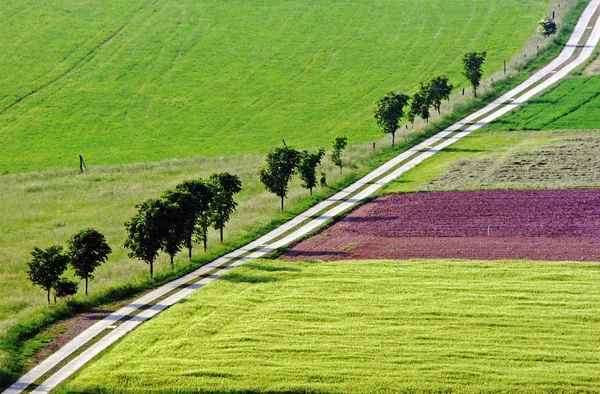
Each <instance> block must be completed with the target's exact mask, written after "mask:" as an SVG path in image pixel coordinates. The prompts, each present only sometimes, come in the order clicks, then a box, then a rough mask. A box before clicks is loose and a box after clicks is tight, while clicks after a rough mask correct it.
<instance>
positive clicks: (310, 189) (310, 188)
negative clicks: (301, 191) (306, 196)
mask: <svg viewBox="0 0 600 394" xmlns="http://www.w3.org/2000/svg"><path fill="white" fill-rule="evenodd" d="M308 190H309V191H310V196H311V197H312V187H309V188H308Z"/></svg>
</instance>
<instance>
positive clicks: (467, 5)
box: [0, 0, 573, 173]
mask: <svg viewBox="0 0 600 394" xmlns="http://www.w3.org/2000/svg"><path fill="white" fill-rule="evenodd" d="M550 3H551V2H550V1H548V0H545V1H543V0H502V1H500V0H481V1H468V0H453V1H446V0H429V1H426V2H414V1H408V0H380V1H377V2H372V1H365V0H354V1H342V2H340V1H335V0H318V1H316V0H309V1H304V0H302V1H301V0H291V1H259V0H232V1H226V2H224V1H215V0H202V1H196V0H181V1H168V0H136V1H131V0H127V1H123V0H107V1H102V2H100V3H99V2H97V1H92V0H77V1H76V0H53V1H46V2H40V1H36V0H7V1H4V2H3V5H2V7H1V9H0V46H1V47H2V56H1V57H0V76H1V77H0V136H1V138H0V152H2V154H1V155H0V173H3V172H6V171H8V172H9V173H14V172H24V171H35V170H48V169H64V168H73V167H75V166H77V164H78V159H77V155H78V154H82V155H83V156H84V158H85V159H86V161H87V164H88V165H108V164H122V163H134V162H141V161H144V162H149V161H158V160H164V159H172V158H189V157H197V156H204V157H206V156H222V155H232V154H246V153H264V152H266V151H267V150H269V149H270V148H271V147H272V146H273V145H275V144H279V143H280V141H281V138H285V139H286V141H288V142H289V143H292V144H294V145H297V146H312V147H318V146H321V145H325V144H329V141H331V140H332V139H333V137H335V136H337V135H340V134H345V135H347V136H348V137H349V138H350V140H351V141H353V142H355V143H361V142H366V141H373V140H375V139H378V138H379V136H380V131H379V130H378V129H377V127H376V125H375V122H374V120H373V114H372V112H373V108H374V103H375V101H376V100H377V99H378V98H380V97H381V95H382V94H383V93H385V92H386V91H389V90H392V89H394V90H398V89H400V90H405V91H407V92H409V93H412V90H414V89H415V88H416V87H417V86H418V83H419V81H421V80H424V79H425V78H428V77H431V76H433V75H434V74H436V73H440V72H445V73H447V74H448V75H449V77H450V79H451V81H452V82H453V83H454V84H455V85H457V86H464V85H465V84H466V81H465V79H464V77H462V76H461V75H460V68H461V57H462V55H463V54H464V53H465V52H467V51H472V50H486V51H487V52H488V54H489V55H488V59H487V61H486V64H485V67H484V69H485V75H490V74H491V73H492V72H495V71H498V70H500V69H501V68H502V62H503V61H504V60H507V61H510V59H511V57H512V56H514V55H515V54H517V53H518V52H519V51H521V49H522V48H523V46H524V45H525V42H526V41H527V38H528V37H530V36H531V35H532V34H534V32H535V27H536V22H537V21H538V20H539V19H540V17H541V16H542V15H544V13H545V12H546V11H547V9H548V7H549V5H550ZM569 4H571V5H572V4H573V2H569V3H567V4H563V8H565V6H569Z"/></svg>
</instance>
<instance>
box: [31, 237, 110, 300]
mask: <svg viewBox="0 0 600 394" xmlns="http://www.w3.org/2000/svg"><path fill="white" fill-rule="evenodd" d="M67 244H68V248H67V250H65V249H64V248H63V247H62V246H60V245H52V246H49V247H48V248H46V249H40V248H37V247H35V248H34V249H33V251H32V252H31V255H32V257H33V259H32V260H31V261H29V262H28V263H27V275H28V276H29V279H30V280H31V282H32V283H33V284H35V285H38V286H40V287H41V288H42V289H44V290H45V291H46V294H47V298H48V304H50V293H51V291H52V290H54V302H55V303H56V297H68V296H71V295H74V294H76V293H77V288H78V284H77V282H74V281H72V280H69V279H67V278H65V277H63V274H64V273H65V271H66V270H67V268H68V267H69V266H71V267H72V268H73V269H74V271H75V275H76V276H78V277H79V278H80V279H83V280H85V295H86V296H87V294H88V281H89V280H90V279H94V271H95V270H96V268H97V267H98V266H100V265H101V264H102V263H104V262H106V260H107V259H108V255H109V254H110V253H111V252H112V250H111V249H110V246H108V244H107V243H106V239H105V238H104V235H102V233H100V232H99V231H97V230H95V229H92V228H88V229H85V230H81V231H79V232H78V233H76V234H74V235H73V236H72V237H71V238H70V239H69V240H68V241H67Z"/></svg>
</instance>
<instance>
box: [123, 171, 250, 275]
mask: <svg viewBox="0 0 600 394" xmlns="http://www.w3.org/2000/svg"><path fill="white" fill-rule="evenodd" d="M241 190H242V183H241V181H240V179H239V178H238V177H237V176H236V175H231V174H229V173H227V172H224V173H220V174H212V175H211V176H210V177H209V178H208V179H207V180H205V179H197V180H190V181H185V182H183V183H181V184H179V185H177V186H176V187H175V189H172V190H167V191H166V192H165V193H164V194H163V195H162V196H161V197H159V198H150V199H147V200H146V201H143V202H142V203H140V204H138V205H136V208H137V213H136V214H135V215H134V216H133V217H132V218H131V219H130V220H129V221H127V222H126V223H125V228H126V230H127V239H126V240H125V247H126V248H128V249H129V250H130V251H129V257H132V258H137V259H140V260H142V261H145V262H146V263H148V265H149V266H150V277H152V276H154V261H155V260H156V258H157V257H158V254H159V253H160V252H161V251H162V252H165V253H166V254H168V255H169V259H170V263H171V268H174V257H175V255H176V254H177V253H178V252H179V251H181V250H182V249H183V248H187V249H188V259H189V260H190V261H191V259H192V245H193V242H194V241H197V242H202V244H203V246H204V251H205V252H206V244H207V239H208V229H209V227H212V228H214V229H215V230H217V231H219V236H220V240H221V243H223V229H224V228H225V226H226V224H227V222H229V218H230V217H231V214H232V213H233V212H235V209H236V207H237V203H236V202H235V201H234V200H233V196H234V195H235V194H237V193H239V192H240V191H241Z"/></svg>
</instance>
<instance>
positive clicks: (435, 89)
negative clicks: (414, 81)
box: [427, 74, 454, 114]
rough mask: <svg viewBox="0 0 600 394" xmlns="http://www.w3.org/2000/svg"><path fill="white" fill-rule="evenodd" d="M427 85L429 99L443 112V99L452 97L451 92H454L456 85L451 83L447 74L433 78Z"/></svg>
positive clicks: (438, 110)
mask: <svg viewBox="0 0 600 394" xmlns="http://www.w3.org/2000/svg"><path fill="white" fill-rule="evenodd" d="M427 87H428V90H429V100H430V101H431V104H432V105H433V107H434V108H435V109H436V111H437V112H438V114H439V113H440V112H441V111H440V108H441V106H442V101H443V100H449V99H450V93H452V90H453V89H454V86H452V85H451V84H450V83H449V80H448V77H447V76H446V75H444V74H440V75H438V76H436V77H433V78H431V79H430V80H429V83H428V84H427Z"/></svg>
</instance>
